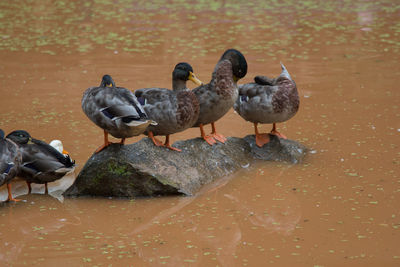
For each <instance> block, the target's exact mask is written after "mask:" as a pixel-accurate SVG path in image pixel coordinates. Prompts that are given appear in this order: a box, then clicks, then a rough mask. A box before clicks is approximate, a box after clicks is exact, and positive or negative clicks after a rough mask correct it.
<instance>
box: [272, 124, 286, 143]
mask: <svg viewBox="0 0 400 267" xmlns="http://www.w3.org/2000/svg"><path fill="white" fill-rule="evenodd" d="M271 134H273V135H276V136H278V137H279V138H283V139H287V137H286V136H285V135H283V134H281V133H280V132H278V131H277V130H276V123H274V124H273V126H272V130H271Z"/></svg>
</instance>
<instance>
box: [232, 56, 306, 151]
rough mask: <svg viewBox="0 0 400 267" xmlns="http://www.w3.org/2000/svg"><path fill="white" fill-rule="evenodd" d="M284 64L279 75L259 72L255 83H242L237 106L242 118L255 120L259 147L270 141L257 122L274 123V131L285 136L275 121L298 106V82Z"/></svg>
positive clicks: (286, 115)
mask: <svg viewBox="0 0 400 267" xmlns="http://www.w3.org/2000/svg"><path fill="white" fill-rule="evenodd" d="M281 66H282V72H281V74H280V75H279V76H278V77H277V78H274V79H271V78H268V77H266V76H256V77H255V78H254V80H255V83H247V84H243V85H240V86H239V97H238V99H237V101H236V103H235V105H234V109H235V110H236V112H237V113H239V115H240V116H241V117H242V118H243V119H245V120H246V121H250V122H252V123H254V130H255V136H256V144H257V146H259V147H262V146H263V145H264V144H266V143H268V142H269V135H268V134H267V133H263V134H260V133H259V132H258V129H257V125H258V123H272V124H273V127H272V131H271V134H274V135H276V136H278V137H280V138H285V139H286V136H284V135H283V134H281V133H279V132H278V131H277V130H276V123H278V122H284V121H287V120H289V119H290V118H292V117H293V116H294V115H295V114H296V113H297V111H298V109H299V103H300V101H299V94H298V92H297V87H296V83H295V82H294V81H293V80H292V78H291V77H290V74H289V72H288V71H287V70H286V68H285V66H284V65H283V64H281Z"/></svg>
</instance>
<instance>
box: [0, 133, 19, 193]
mask: <svg viewBox="0 0 400 267" xmlns="http://www.w3.org/2000/svg"><path fill="white" fill-rule="evenodd" d="M21 160H22V156H21V153H20V151H19V149H18V146H17V144H15V143H14V142H13V141H12V140H10V139H8V138H4V132H3V131H2V130H1V129H0V186H1V185H3V184H5V183H9V182H10V181H11V180H12V179H13V178H14V177H15V176H16V175H17V173H18V170H19V165H20V163H21Z"/></svg>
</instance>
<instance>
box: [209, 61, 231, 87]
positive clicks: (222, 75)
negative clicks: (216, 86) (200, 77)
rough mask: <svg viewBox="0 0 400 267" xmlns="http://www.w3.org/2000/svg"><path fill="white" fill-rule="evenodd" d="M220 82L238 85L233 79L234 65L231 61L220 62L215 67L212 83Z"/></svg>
mask: <svg viewBox="0 0 400 267" xmlns="http://www.w3.org/2000/svg"><path fill="white" fill-rule="evenodd" d="M219 80H225V81H226V82H229V83H233V84H236V82H235V80H234V79H233V73H232V64H231V62H230V61H229V60H226V59H225V60H220V61H219V62H218V63H217V65H216V66H215V68H214V72H213V74H212V78H211V83H216V82H218V81H219Z"/></svg>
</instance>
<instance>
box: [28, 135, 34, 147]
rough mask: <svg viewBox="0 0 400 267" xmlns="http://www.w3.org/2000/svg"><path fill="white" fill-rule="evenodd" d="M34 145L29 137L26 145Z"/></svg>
mask: <svg viewBox="0 0 400 267" xmlns="http://www.w3.org/2000/svg"><path fill="white" fill-rule="evenodd" d="M33 144H34V143H33V142H32V138H31V137H29V139H28V145H33Z"/></svg>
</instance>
